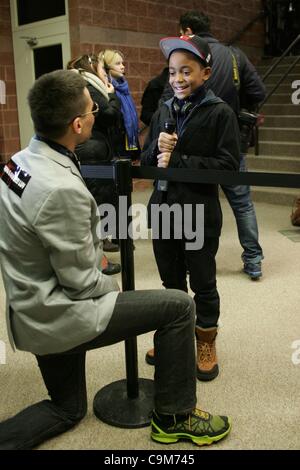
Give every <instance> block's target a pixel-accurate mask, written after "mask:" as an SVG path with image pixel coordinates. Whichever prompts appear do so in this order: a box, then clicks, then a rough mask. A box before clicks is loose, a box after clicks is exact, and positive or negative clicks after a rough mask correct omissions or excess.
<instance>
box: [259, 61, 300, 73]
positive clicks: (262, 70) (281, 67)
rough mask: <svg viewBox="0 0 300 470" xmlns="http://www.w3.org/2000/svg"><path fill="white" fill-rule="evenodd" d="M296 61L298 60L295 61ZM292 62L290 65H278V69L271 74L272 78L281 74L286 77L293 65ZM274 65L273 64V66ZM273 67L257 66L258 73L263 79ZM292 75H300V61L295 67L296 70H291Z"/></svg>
mask: <svg viewBox="0 0 300 470" xmlns="http://www.w3.org/2000/svg"><path fill="white" fill-rule="evenodd" d="M295 60H296V59H295ZM292 62H293V61H291V62H290V63H287V62H286V63H284V64H282V63H280V64H279V65H277V67H275V69H274V70H273V71H272V72H271V76H272V75H273V74H280V75H284V74H285V72H286V71H287V70H288V69H289V67H290V66H291V65H292ZM271 65H273V64H271ZM271 65H257V66H256V70H257V71H258V73H259V75H260V76H261V77H263V76H264V74H265V73H266V72H267V71H268V70H269V68H270V67H271ZM291 72H292V73H298V76H299V74H300V61H299V62H298V63H297V64H296V65H295V66H294V68H293V69H292V70H291Z"/></svg>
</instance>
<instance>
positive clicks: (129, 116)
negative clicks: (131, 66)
mask: <svg viewBox="0 0 300 470" xmlns="http://www.w3.org/2000/svg"><path fill="white" fill-rule="evenodd" d="M98 57H99V59H100V60H101V61H103V63H104V67H105V70H106V72H107V74H108V76H109V80H110V81H111V83H112V85H113V86H114V89H115V92H116V95H117V97H118V99H119V100H120V104H121V113H122V115H121V120H120V123H119V127H118V132H117V134H116V136H115V137H116V139H115V142H116V145H115V151H116V152H117V154H118V155H119V156H128V157H130V158H131V159H132V160H136V159H138V158H139V156H140V145H139V140H138V115H137V111H136V107H135V104H134V101H133V99H132V96H131V94H130V90H129V86H128V82H127V80H126V79H125V65H124V56H123V54H122V53H121V52H120V51H117V50H112V49H106V50H105V51H102V52H100V53H99V55H98Z"/></svg>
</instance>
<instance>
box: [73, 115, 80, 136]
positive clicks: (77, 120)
mask: <svg viewBox="0 0 300 470" xmlns="http://www.w3.org/2000/svg"><path fill="white" fill-rule="evenodd" d="M71 126H72V129H73V132H75V134H81V132H82V122H81V119H80V116H78V117H77V118H75V119H74V121H72V124H71Z"/></svg>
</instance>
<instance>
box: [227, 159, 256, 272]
mask: <svg viewBox="0 0 300 470" xmlns="http://www.w3.org/2000/svg"><path fill="white" fill-rule="evenodd" d="M240 171H247V169H246V162H245V155H241V163H240ZM222 189H223V192H224V194H225V196H226V198H227V200H228V202H229V204H230V206H231V209H232V210H233V213H234V216H235V220H236V224H237V229H238V235H239V240H240V244H241V245H242V247H243V249H244V251H243V253H242V259H243V261H244V262H247V261H248V262H251V263H259V262H260V261H261V260H262V259H263V252H262V248H261V246H260V244H259V242H258V227H257V220H256V214H255V209H254V205H253V202H252V199H251V192H250V186H246V185H239V186H222Z"/></svg>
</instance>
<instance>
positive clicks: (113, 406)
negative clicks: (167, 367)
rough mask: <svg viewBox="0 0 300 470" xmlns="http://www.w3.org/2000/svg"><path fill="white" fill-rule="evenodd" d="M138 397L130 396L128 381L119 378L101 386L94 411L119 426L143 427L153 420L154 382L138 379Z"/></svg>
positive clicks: (104, 420) (106, 420)
mask: <svg viewBox="0 0 300 470" xmlns="http://www.w3.org/2000/svg"><path fill="white" fill-rule="evenodd" d="M138 383H139V396H138V398H133V399H131V398H128V396H127V381H126V380H125V379H124V380H118V381H117V382H113V383H111V384H109V385H106V386H105V387H103V388H101V390H99V392H97V393H96V395H95V398H94V405H93V408H94V413H95V415H96V416H97V418H99V419H100V420H101V421H103V422H104V423H107V424H110V425H112V426H117V427H119V428H143V427H145V426H149V424H150V422H151V412H152V410H153V408H154V400H153V398H154V382H153V380H149V379H138Z"/></svg>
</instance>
